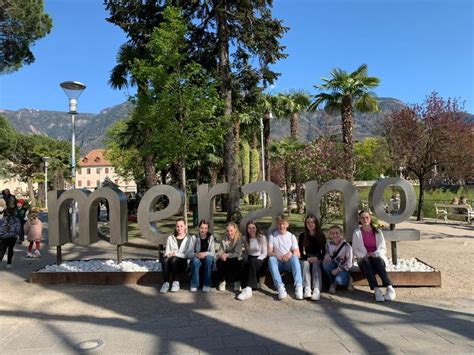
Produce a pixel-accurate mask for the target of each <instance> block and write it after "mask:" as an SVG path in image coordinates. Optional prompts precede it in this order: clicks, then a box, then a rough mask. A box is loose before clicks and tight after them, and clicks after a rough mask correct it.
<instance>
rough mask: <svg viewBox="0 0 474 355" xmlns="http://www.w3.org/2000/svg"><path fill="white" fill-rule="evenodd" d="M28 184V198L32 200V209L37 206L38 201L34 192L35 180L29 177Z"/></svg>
mask: <svg viewBox="0 0 474 355" xmlns="http://www.w3.org/2000/svg"><path fill="white" fill-rule="evenodd" d="M26 182H27V183H28V197H29V198H30V205H31V206H32V207H35V206H36V199H35V191H34V190H33V178H32V177H31V176H28V178H27V179H26Z"/></svg>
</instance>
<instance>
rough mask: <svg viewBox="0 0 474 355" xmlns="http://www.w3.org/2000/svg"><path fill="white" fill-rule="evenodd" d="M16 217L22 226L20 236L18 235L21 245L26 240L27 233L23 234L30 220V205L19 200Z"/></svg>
mask: <svg viewBox="0 0 474 355" xmlns="http://www.w3.org/2000/svg"><path fill="white" fill-rule="evenodd" d="M16 216H17V217H18V219H19V220H20V224H21V228H20V234H19V235H18V244H21V243H23V241H24V240H25V233H24V232H23V227H24V225H25V223H26V221H27V220H28V205H27V204H26V203H25V200H23V199H19V200H17V201H16Z"/></svg>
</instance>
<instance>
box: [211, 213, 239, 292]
mask: <svg viewBox="0 0 474 355" xmlns="http://www.w3.org/2000/svg"><path fill="white" fill-rule="evenodd" d="M241 258H242V238H241V237H240V232H239V229H238V227H237V225H236V224H235V223H234V222H229V223H227V227H226V234H225V236H224V237H223V238H222V240H221V243H220V246H219V250H218V251H217V261H216V266H217V277H218V281H219V284H218V286H217V289H218V290H219V291H225V289H226V282H229V283H233V284H234V291H240V282H239V281H238V279H239V276H240V275H239V271H240V259H241Z"/></svg>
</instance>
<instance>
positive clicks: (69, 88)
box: [59, 81, 86, 114]
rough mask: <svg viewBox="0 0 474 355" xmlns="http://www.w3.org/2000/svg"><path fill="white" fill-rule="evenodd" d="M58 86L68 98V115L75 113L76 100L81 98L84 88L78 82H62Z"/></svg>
mask: <svg viewBox="0 0 474 355" xmlns="http://www.w3.org/2000/svg"><path fill="white" fill-rule="evenodd" d="M59 86H61V88H62V89H63V90H64V93H65V94H66V96H67V97H68V98H69V113H70V114H75V113H77V99H78V98H79V96H81V94H82V92H83V91H84V89H85V88H86V86H85V85H84V84H83V83H80V82H79V81H64V82H62V83H61V84H59Z"/></svg>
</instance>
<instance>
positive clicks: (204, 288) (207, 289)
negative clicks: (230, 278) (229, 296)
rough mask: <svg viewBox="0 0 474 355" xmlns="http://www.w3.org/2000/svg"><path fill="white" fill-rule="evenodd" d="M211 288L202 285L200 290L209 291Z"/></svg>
mask: <svg viewBox="0 0 474 355" xmlns="http://www.w3.org/2000/svg"><path fill="white" fill-rule="evenodd" d="M210 290H211V287H210V286H203V287H202V292H209V291H210Z"/></svg>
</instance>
